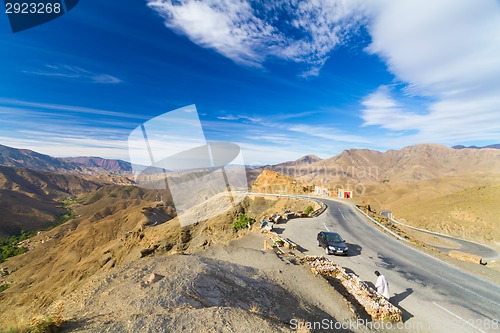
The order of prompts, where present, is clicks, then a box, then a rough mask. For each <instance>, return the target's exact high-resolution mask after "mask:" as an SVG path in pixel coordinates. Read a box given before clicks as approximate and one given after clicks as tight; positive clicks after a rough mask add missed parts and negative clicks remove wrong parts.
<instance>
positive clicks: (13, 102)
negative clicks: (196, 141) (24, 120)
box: [0, 98, 148, 119]
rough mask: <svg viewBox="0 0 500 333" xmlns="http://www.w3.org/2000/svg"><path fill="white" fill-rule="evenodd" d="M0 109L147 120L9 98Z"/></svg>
mask: <svg viewBox="0 0 500 333" xmlns="http://www.w3.org/2000/svg"><path fill="white" fill-rule="evenodd" d="M0 107H1V108H5V107H8V108H18V109H20V111H21V110H23V111H24V112H25V111H26V109H28V110H30V109H33V110H44V111H56V112H57V111H66V112H72V113H78V114H83V115H101V116H110V117H117V118H132V119H148V118H147V117H146V116H144V115H139V114H131V113H125V112H118V111H110V110H103V109H97V108H88V107H82V106H75V105H64V104H51V103H39V102H31V101H24V100H18V99H11V98H0ZM0 110H1V109H0ZM57 114H60V113H57Z"/></svg>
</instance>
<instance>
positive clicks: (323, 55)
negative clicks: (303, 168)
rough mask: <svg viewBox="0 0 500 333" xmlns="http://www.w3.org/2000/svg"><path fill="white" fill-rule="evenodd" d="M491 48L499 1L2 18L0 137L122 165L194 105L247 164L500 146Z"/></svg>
mask: <svg viewBox="0 0 500 333" xmlns="http://www.w3.org/2000/svg"><path fill="white" fill-rule="evenodd" d="M498 54H500V5H499V3H498V1H494V0H491V1H490V0H484V1H481V2H477V1H474V0H459V1H451V0H443V1H440V2H439V3H436V2H435V1H416V0H414V1H368V0H367V1H358V0H351V1H340V0H339V1H334V0H330V1H327V0H315V1H309V0H304V1H300V2H296V1H282V0H277V1H263V2H256V1H245V0H232V1H228V0H211V1H204V0H201V1H194V0H180V1H166V0H151V1H146V0H133V1H132V0H109V1H98V0H82V1H81V2H80V3H79V5H78V6H77V7H75V8H74V9H73V10H72V11H70V12H69V13H68V14H66V15H64V16H62V17H61V18H59V19H56V20H54V21H51V22H49V23H47V24H44V25H41V26H38V27H36V28H33V29H30V30H26V31H23V32H19V33H15V34H13V33H12V32H11V31H10V27H9V25H8V20H7V17H6V15H0V63H1V65H0V80H1V81H0V82H1V85H0V143H1V144H5V145H9V146H14V147H18V148H29V149H33V150H36V151H39V152H42V153H46V154H50V155H53V156H77V155H93V156H102V157H107V158H121V159H125V160H128V159H129V158H128V152H127V137H128V135H129V134H130V133H131V131H132V130H133V129H134V128H136V127H137V126H139V125H141V124H142V123H143V122H145V121H147V120H148V119H151V118H153V117H155V116H158V115H161V114H163V113H165V112H167V111H169V110H173V109H177V108H180V107H183V106H186V105H191V104H196V106H197V109H198V113H199V116H200V119H201V122H202V124H203V128H204V131H205V136H206V138H207V139H208V140H212V141H230V142H234V143H237V144H239V145H240V146H241V147H242V149H243V154H244V155H243V156H244V158H245V161H246V163H248V164H261V163H262V164H264V163H278V162H282V161H285V160H292V159H296V158H299V157H301V156H303V155H305V154H316V155H318V156H320V157H323V158H325V157H330V156H333V155H336V154H338V153H339V152H341V151H342V150H344V149H349V148H369V149H377V150H382V151H385V150H387V149H399V148H402V147H404V146H408V145H413V144H418V143H440V144H445V145H454V144H465V145H471V144H476V145H486V144H491V143H498V142H499V138H500V57H499V56H498Z"/></svg>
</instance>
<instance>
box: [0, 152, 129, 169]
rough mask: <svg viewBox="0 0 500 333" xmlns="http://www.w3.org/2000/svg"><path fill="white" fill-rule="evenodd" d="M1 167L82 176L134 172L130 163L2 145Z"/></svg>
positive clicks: (0, 154) (0, 153)
mask: <svg viewBox="0 0 500 333" xmlns="http://www.w3.org/2000/svg"><path fill="white" fill-rule="evenodd" d="M0 165H3V166H10V167H19V168H26V169H31V170H37V171H47V172H55V173H78V174H82V175H97V174H102V173H117V174H123V175H129V174H130V172H131V170H132V167H131V165H130V163H128V162H125V161H121V160H109V159H104V158H100V157H69V158H56V157H52V156H49V155H44V154H40V153H37V152H34V151H32V150H29V149H17V148H12V147H7V146H4V145H0Z"/></svg>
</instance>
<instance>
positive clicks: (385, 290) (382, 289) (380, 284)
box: [375, 271, 391, 299]
mask: <svg viewBox="0 0 500 333" xmlns="http://www.w3.org/2000/svg"><path fill="white" fill-rule="evenodd" d="M375 275H376V276H377V282H376V283H375V287H376V288H377V291H378V293H379V294H381V295H382V296H384V297H385V298H386V299H389V298H390V297H391V294H390V293H389V283H387V280H386V279H385V276H383V275H382V274H380V272H379V271H375Z"/></svg>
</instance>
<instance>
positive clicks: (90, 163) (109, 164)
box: [61, 156, 132, 174]
mask: <svg viewBox="0 0 500 333" xmlns="http://www.w3.org/2000/svg"><path fill="white" fill-rule="evenodd" d="M61 160H63V161H67V162H70V163H75V164H78V165H85V166H87V167H94V168H101V169H103V170H106V171H107V172H111V173H126V174H129V173H131V172H132V166H131V164H130V163H129V162H125V161H122V160H110V159H105V158H101V157H95V156H91V157H87V156H80V157H67V158H62V159H61Z"/></svg>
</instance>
